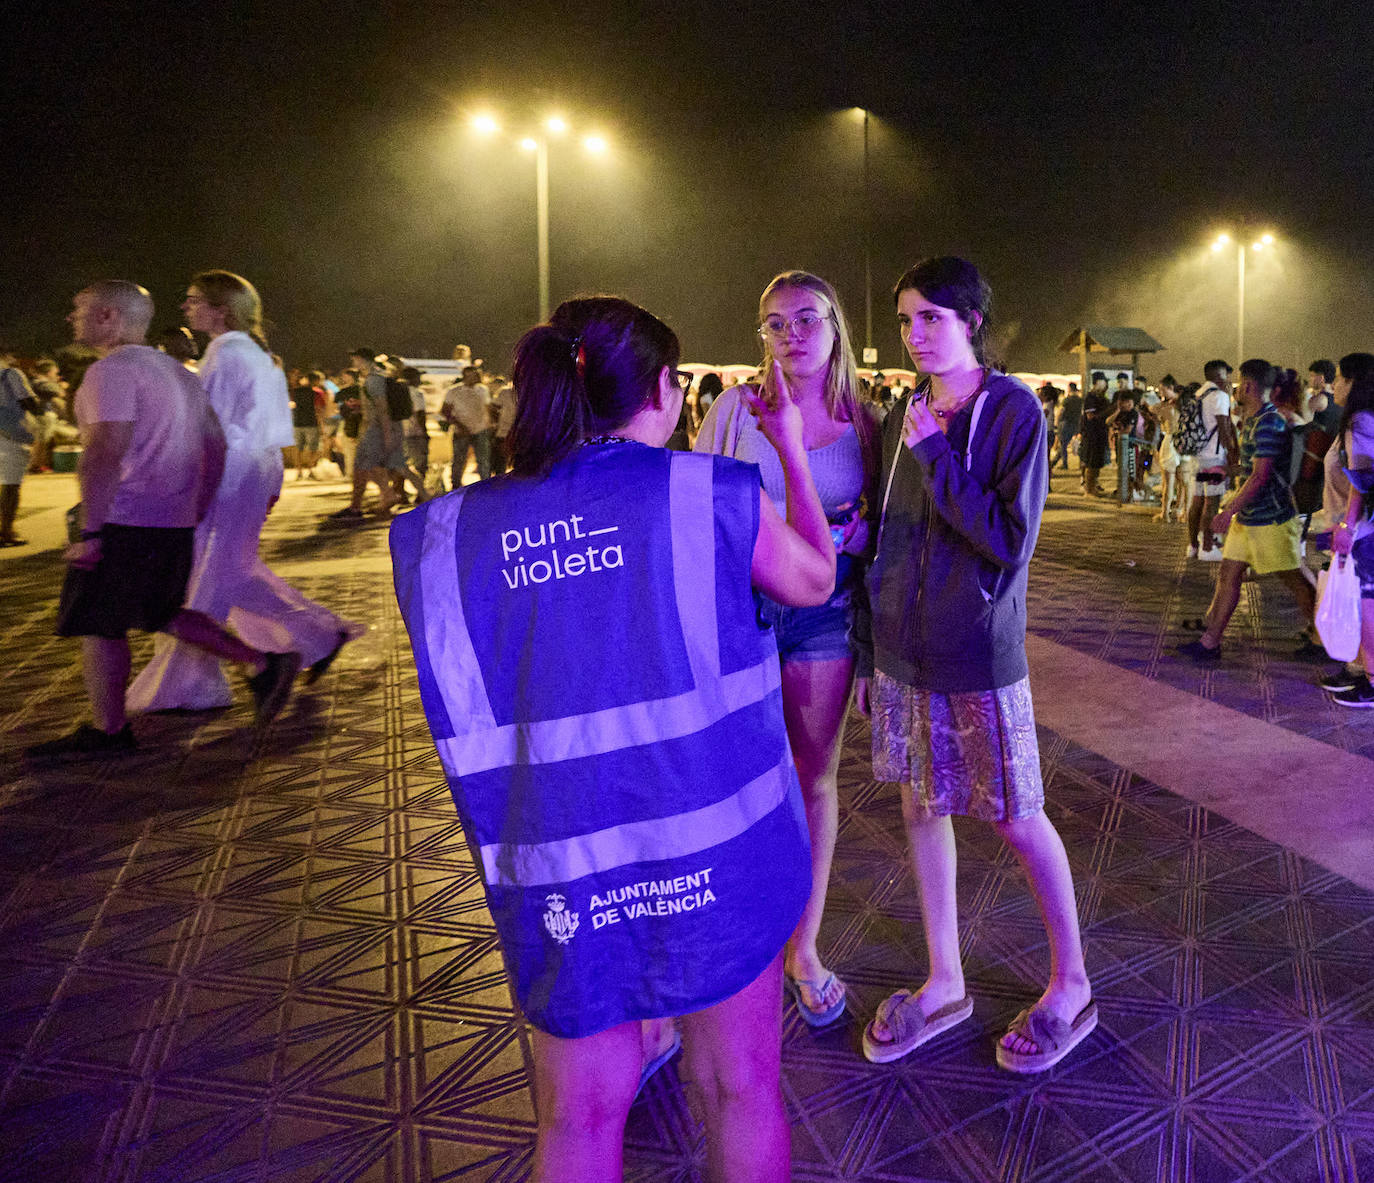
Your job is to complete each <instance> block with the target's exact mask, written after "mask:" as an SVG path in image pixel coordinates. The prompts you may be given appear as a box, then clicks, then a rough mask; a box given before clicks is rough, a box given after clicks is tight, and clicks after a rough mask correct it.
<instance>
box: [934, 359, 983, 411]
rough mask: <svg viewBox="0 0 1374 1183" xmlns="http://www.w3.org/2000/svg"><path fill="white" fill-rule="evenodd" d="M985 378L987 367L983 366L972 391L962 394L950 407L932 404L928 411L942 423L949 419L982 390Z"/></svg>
mask: <svg viewBox="0 0 1374 1183" xmlns="http://www.w3.org/2000/svg"><path fill="white" fill-rule="evenodd" d="M987 380H988V371H987V368H986V367H984V369H983V372H982V374H981V375H980V376H979V378H978V385H977V386H975V387H974V388H973V390H972V391H970V392H969V393H968V394H966V395H964V397H963V398H961V399H960V400H959V401H958V402H957V403H955V404H954V405H953V406H952V407H933V406H932V407H931V408H930V413H931V414H932V415H934V416H935V418H937V419H939V420H940V421H941V422H942V423H943V422H945V421H946V420H947V419H949V417H950V416H951V415H957V414H958V413H959V412H960V411H962V410H963V409H964V407H965V406H967V405H968V403H969V402H971V401H972V400H973V399H975V398H977V397H978V395H979V394H980V393H981V392H982V389H983V387H984V386H985V385H986V384H987ZM927 397H929V396H927ZM927 405H928V406H929V404H927Z"/></svg>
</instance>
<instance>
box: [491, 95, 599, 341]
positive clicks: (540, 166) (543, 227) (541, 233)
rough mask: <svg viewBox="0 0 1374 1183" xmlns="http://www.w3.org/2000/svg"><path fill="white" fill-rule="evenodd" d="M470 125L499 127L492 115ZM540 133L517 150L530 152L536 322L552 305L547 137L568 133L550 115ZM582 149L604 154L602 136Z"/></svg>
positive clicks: (562, 123)
mask: <svg viewBox="0 0 1374 1183" xmlns="http://www.w3.org/2000/svg"><path fill="white" fill-rule="evenodd" d="M472 125H473V127H475V128H476V129H477V130H478V131H479V132H481V133H482V134H483V135H494V134H495V133H497V132H499V131H500V130H501V125H500V124H499V123H498V122H497V120H496V118H495V117H494V116H492V115H488V114H482V115H476V116H474V117H473V120H472ZM544 131H545V132H546V133H548V134H540V135H534V136H525V137H523V138H522V139H521V140H520V147H522V148H523V149H525V151H526V152H533V153H534V217H535V258H536V262H537V264H538V269H539V319H540V320H541V321H545V320H548V319H549V313H550V311H551V310H552V309H551V307H550V305H551V303H552V301H551V299H550V296H549V138H548V137H549V135H554V136H561V135H563V134H565V133H566V132H567V131H568V124H567V121H566V120H565V119H563V118H562V117H561V116H558V115H553V116H550V117H549V118H548V119H546V120H545V121H544ZM582 146H583V147H584V148H585V149H586V150H587V151H588V152H591V153H593V154H596V155H599V154H600V153H602V152H604V151H606V147H607V144H606V141H605V139H604V138H603V137H602V136H599V135H590V136H586V137H585V138H584V139H583V141H582Z"/></svg>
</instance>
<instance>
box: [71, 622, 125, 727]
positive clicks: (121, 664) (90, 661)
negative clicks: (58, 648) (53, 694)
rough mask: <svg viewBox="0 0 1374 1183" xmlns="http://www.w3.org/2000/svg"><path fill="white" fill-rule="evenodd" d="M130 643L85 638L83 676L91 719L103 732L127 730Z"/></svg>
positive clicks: (82, 662) (83, 644)
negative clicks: (126, 694) (125, 690)
mask: <svg viewBox="0 0 1374 1183" xmlns="http://www.w3.org/2000/svg"><path fill="white" fill-rule="evenodd" d="M130 660H131V659H130V656H129V642H128V641H127V640H126V639H125V638H124V637H119V638H118V639H115V638H112V637H82V638H81V676H82V679H83V680H84V681H85V683H86V697H87V698H89V699H90V702H91V718H92V720H93V722H94V723H95V725H96V726H97V727H98V728H100V730H101V731H105V732H108V733H109V734H110V735H113V734H114V733H115V732H116V731H122V730H124V724H125V723H127V722H128V719H126V718H125V716H124V688H125V687H126V686H128V684H129V663H130Z"/></svg>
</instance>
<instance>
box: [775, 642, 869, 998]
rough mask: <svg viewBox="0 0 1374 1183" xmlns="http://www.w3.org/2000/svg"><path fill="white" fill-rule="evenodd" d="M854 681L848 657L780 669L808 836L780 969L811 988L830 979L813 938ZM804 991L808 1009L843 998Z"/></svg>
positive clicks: (837, 988) (837, 989) (835, 823)
mask: <svg viewBox="0 0 1374 1183" xmlns="http://www.w3.org/2000/svg"><path fill="white" fill-rule="evenodd" d="M853 682H854V662H853V660H852V659H851V658H847V657H844V658H840V659H838V660H835V661H789V662H787V663H786V664H785V665H784V666H783V667H782V711H783V718H784V719H785V721H786V723H787V739H788V742H789V743H790V744H791V746H792V759H793V761H794V762H795V763H796V766H797V778H798V779H799V780H800V781H801V790H802V800H803V801H804V802H805V805H806V823H807V827H808V828H809V829H810V831H811V897H810V899H809V900H807V903H806V908H805V910H804V911H803V912H802V915H801V919H800V920H799V921H797V928H796V931H795V932H794V933H793V934H792V939H791V940H790V941H789V942H788V945H787V956H786V961H785V964H786V969H787V972H788V973H789V974H791V976H792V977H794V978H800V979H804V980H808V981H811V982H816V983H820V982H822V981H824V980H825V979H826V978H827V977H828V976H829V971H828V970H827V969H826V968H825V966H824V965H823V964H822V963H821V958H820V954H819V953H818V952H817V950H816V939H817V937H818V936H819V935H820V930H821V916H822V915H823V914H824V912H825V893H826V888H827V887H828V886H829V884H830V863H831V860H832V858H833V857H834V854H835V834H836V831H837V830H838V829H839V804H838V797H839V794H838V791H837V789H836V784H835V779H836V772H837V770H838V768H839V764H840V732H841V731H842V730H843V728H844V717H845V710H846V708H847V707H848V705H849V691H850V687H851V686H852V685H853ZM803 991H804V997H805V1000H806V1004H807V1005H808V1006H809V1007H810V1008H811V1009H812V1010H824V1009H825V1008H826V1007H829V1006H833V1005H834V1004H835V1003H837V1002H838V1001H839V1000H840V998H841V997H843V995H844V987H843V986H841V985H840V983H839V982H838V981H836V982H835V984H834V985H832V986H831V987H830V989H829V990H827V991H826V992H825V993H824V994H823V995H817V994H816V993H815V991H814V990H809V989H807V988H806V987H803Z"/></svg>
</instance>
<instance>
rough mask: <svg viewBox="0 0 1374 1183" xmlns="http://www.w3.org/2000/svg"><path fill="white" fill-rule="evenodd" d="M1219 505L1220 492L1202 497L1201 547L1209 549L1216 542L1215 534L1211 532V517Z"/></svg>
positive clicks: (1214, 514)
mask: <svg viewBox="0 0 1374 1183" xmlns="http://www.w3.org/2000/svg"><path fill="white" fill-rule="evenodd" d="M1220 505H1221V494H1220V493H1218V494H1217V495H1216V496H1214V497H1204V498H1202V510H1201V515H1202V523H1201V524H1202V549H1203V550H1211V549H1212V548H1213V547H1214V546H1216V544H1217V539H1216V535H1215V534H1213V533H1212V519H1213V518H1215V517H1216V516H1217V509H1218V507H1219V506H1220Z"/></svg>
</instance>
